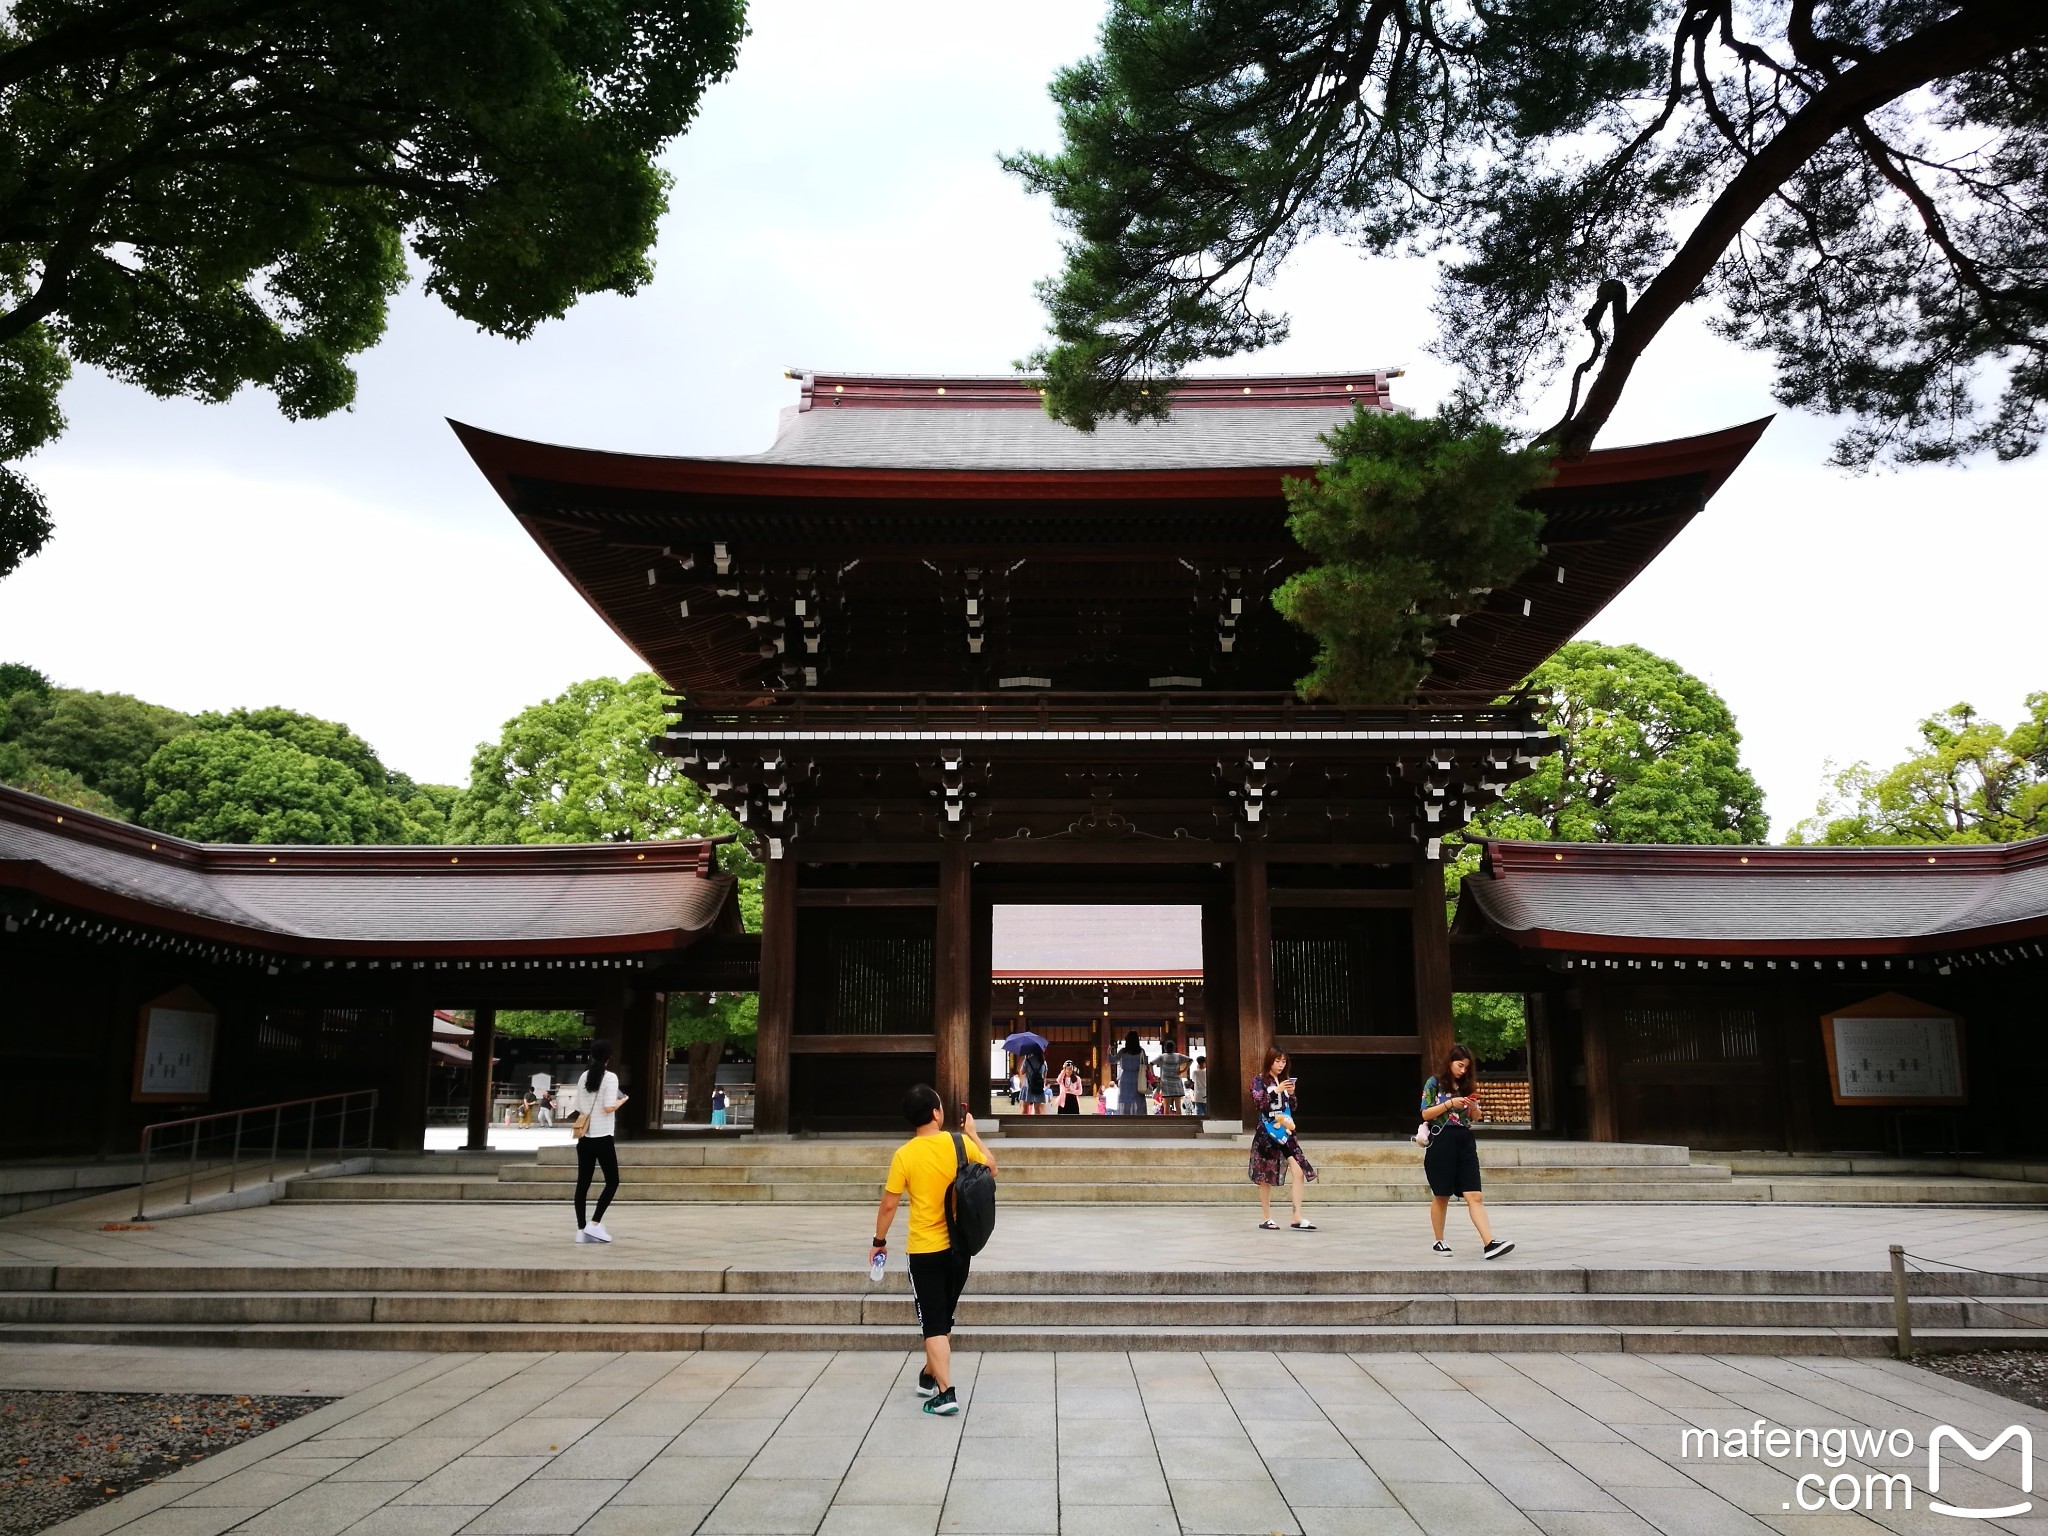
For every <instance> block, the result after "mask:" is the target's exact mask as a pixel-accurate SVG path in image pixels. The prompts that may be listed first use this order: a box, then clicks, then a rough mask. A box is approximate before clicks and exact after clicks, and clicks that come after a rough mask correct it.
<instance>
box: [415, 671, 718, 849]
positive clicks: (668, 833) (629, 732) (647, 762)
mask: <svg viewBox="0 0 2048 1536" xmlns="http://www.w3.org/2000/svg"><path fill="white" fill-rule="evenodd" d="M667 699H668V694H667V690H666V689H665V688H664V687H663V686H662V683H661V680H660V679H659V678H657V677H656V676H655V675H654V674H653V673H652V672H641V673H637V674H635V675H634V676H632V677H629V678H626V679H624V680H623V681H621V680H620V679H618V678H615V677H594V678H589V679H587V680H586V681H583V682H580V683H572V684H571V685H570V686H569V687H568V688H567V689H565V690H564V691H563V692H562V693H560V694H558V695H557V696H556V697H554V698H552V699H548V700H545V701H544V702H542V703H539V704H534V705H531V706H529V707H528V708H526V709H523V710H521V711H520V712H519V713H518V714H516V715H514V716H513V717H512V718H511V719H510V720H507V721H506V722H505V727H504V730H503V731H502V732H501V733H500V735H499V737H498V739H497V740H496V741H489V742H485V743H483V744H482V745H480V746H479V747H478V748H477V750H476V756H475V758H474V759H473V760H472V761H471V764H470V774H469V787H468V788H467V789H465V790H464V791H463V792H462V794H461V796H460V798H459V799H457V801H456V803H455V811H454V816H453V818H452V824H451V826H450V829H449V834H450V835H449V840H450V841H451V842H460V843H585V842H638V841H645V840H648V839H651V838H663V837H705V836H710V835H712V834H714V833H719V832H725V833H737V832H738V830H739V828H738V826H737V825H736V824H735V823H734V822H733V820H732V818H731V817H730V816H728V815H727V814H726V813H725V811H724V809H723V808H721V807H720V806H719V804H718V802H717V801H715V800H713V799H712V798H711V797H710V796H709V795H707V794H705V793H704V791H703V790H702V789H700V788H698V786H697V785H696V784H695V783H693V782H692V781H691V780H690V779H689V778H688V777H686V776H685V775H684V774H683V772H682V770H681V769H679V768H678V767H677V766H676V763H675V759H674V758H671V757H664V756H663V755H662V754H660V753H658V752H656V751H655V750H654V747H653V745H652V743H653V741H654V739H655V738H656V737H658V736H660V735H661V734H662V733H663V732H665V731H666V730H667V729H668V713H667V708H666V705H667ZM738 852H739V853H743V852H744V850H739V851H738ZM737 856H738V854H737V853H735V854H730V855H728V857H737ZM747 862H748V863H749V865H750V868H749V871H748V872H751V861H747Z"/></svg>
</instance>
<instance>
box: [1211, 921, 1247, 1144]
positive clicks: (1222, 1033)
mask: <svg viewBox="0 0 2048 1536" xmlns="http://www.w3.org/2000/svg"><path fill="white" fill-rule="evenodd" d="M1202 1014H1203V1019H1204V1022H1205V1025H1206V1032H1205V1034H1204V1036H1203V1039H1204V1042H1205V1047H1206V1048H1205V1050H1204V1055H1205V1057H1206V1058H1207V1059H1206V1061H1205V1062H1204V1065H1205V1066H1207V1067H1208V1069H1209V1118H1210V1119H1212V1120H1229V1119H1232V1118H1234V1115H1233V1113H1232V1112H1233V1111H1237V1112H1238V1113H1242V1110H1243V1105H1244V1101H1245V1100H1244V1073H1243V1072H1242V1071H1241V1070H1240V1069H1239V1064H1238V1047H1237V928H1236V924H1235V922H1234V921H1233V920H1232V917H1231V907H1230V904H1229V903H1228V902H1222V901H1211V902H1206V903H1204V904H1203V906H1202Z"/></svg>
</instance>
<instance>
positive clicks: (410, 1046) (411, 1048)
mask: <svg viewBox="0 0 2048 1536" xmlns="http://www.w3.org/2000/svg"><path fill="white" fill-rule="evenodd" d="M391 1016H392V1021H393V1026H394V1027H393V1033H394V1034H396V1035H397V1037H398V1038H397V1041H396V1050H395V1051H394V1053H393V1055H394V1059H393V1062H392V1067H393V1075H392V1076H391V1077H390V1078H387V1079H386V1081H388V1082H390V1083H391V1085H392V1087H391V1095H390V1099H389V1101H388V1102H383V1101H380V1102H379V1103H378V1105H377V1128H378V1130H379V1131H380V1132H381V1133H382V1136H383V1139H384V1141H385V1144H386V1145H387V1146H388V1147H389V1148H390V1149H391V1150H392V1151H394V1152H417V1151H419V1150H420V1148H422V1147H424V1146H425V1145H426V1144H427V1074H428V1073H429V1072H431V1071H432V1070H433V1060H434V1002H433V997H432V995H431V994H430V993H429V992H428V991H427V990H426V987H425V985H424V984H423V983H422V982H416V981H409V982H408V984H407V986H406V988H405V991H404V993H403V995H402V997H401V998H400V999H399V1001H398V1002H397V1004H396V1005H395V1006H394V1007H393V1008H392V1010H391Z"/></svg>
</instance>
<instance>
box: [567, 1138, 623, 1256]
mask: <svg viewBox="0 0 2048 1536" xmlns="http://www.w3.org/2000/svg"><path fill="white" fill-rule="evenodd" d="M600 1163H602V1164H604V1193H603V1194H601V1195H599V1196H598V1197H597V1217H596V1220H597V1222H598V1224H599V1225H603V1223H604V1208H605V1207H606V1206H608V1205H610V1204H611V1203H612V1196H613V1195H616V1194H617V1193H618V1192H619V1144H618V1142H617V1140H615V1139H614V1138H612V1137H610V1136H586V1137H584V1138H583V1139H582V1140H581V1141H579V1142H577V1143H576V1230H577V1231H578V1232H581V1231H582V1230H583V1229H584V1228H585V1227H586V1226H588V1225H589V1223H588V1222H587V1221H585V1220H584V1218H583V1202H584V1201H585V1200H586V1199H587V1198H589V1195H590V1176H591V1174H592V1173H594V1172H596V1171H597V1165H598V1164H600Z"/></svg>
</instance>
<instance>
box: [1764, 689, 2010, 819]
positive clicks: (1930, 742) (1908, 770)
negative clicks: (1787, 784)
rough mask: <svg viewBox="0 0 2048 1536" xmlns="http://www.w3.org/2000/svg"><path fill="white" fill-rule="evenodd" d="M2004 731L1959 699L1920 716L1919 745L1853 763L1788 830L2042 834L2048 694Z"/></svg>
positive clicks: (1994, 722)
mask: <svg viewBox="0 0 2048 1536" xmlns="http://www.w3.org/2000/svg"><path fill="white" fill-rule="evenodd" d="M2026 707H2027V716H2026V718H2025V719H2024V720H2022V721H2021V722H2020V723H2019V724H2018V725H2016V726H2014V727H2013V728H2012V729H2011V730H2010V731H2008V730H2006V729H2005V728H2004V727H2003V726H2001V725H1999V724H1998V723H1997V722H1996V721H1993V720H1986V719H1985V718H1984V717H1983V716H1982V715H1979V714H1978V713H1977V711H1976V710H1974V709H1972V708H1971V707H1970V706H1969V705H1968V704H1957V705H1954V706H1952V707H1950V708H1948V709H1945V710H1942V711H1941V712H1940V713H1939V714H1933V715H1929V716H1928V717H1927V718H1926V719H1924V720H1922V721H1921V722H1920V728H1919V733H1920V750H1919V751H1918V752H1915V753H1913V754H1912V755H1911V756H1909V757H1907V758H1906V759H1905V760H1904V761H1903V762H1900V763H1897V764H1895V765H1893V766H1892V767H1890V768H1888V769H1884V770H1877V769H1873V768H1872V767H1871V766H1870V765H1869V764H1867V763H1858V764H1856V765H1855V766H1854V767H1852V768H1849V769H1847V770H1845V771H1844V772H1842V773H1841V774H1839V775H1837V776H1836V778H1835V781H1834V784H1833V786H1832V789H1831V792H1830V794H1829V795H1828V797H1827V798H1826V799H1825V800H1823V801H1822V802H1821V804H1820V807H1819V808H1818V809H1817V810H1816V811H1815V812H1814V814H1813V815H1812V816H1811V817H1809V818H1808V819H1807V820H1805V821H1802V822H1801V823H1799V825H1798V826H1796V827H1794V828H1793V829H1792V835H1791V836H1790V838H1788V839H1787V841H1789V842H1794V843H1830V844H1856V843H2007V842H2014V841H2017V840H2018V839H2021V838H2028V837H2040V836H2043V835H2048V693H2035V694H2029V695H2028V696H2027V705H2026Z"/></svg>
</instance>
